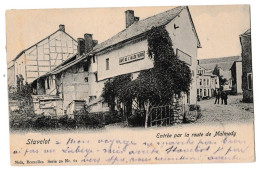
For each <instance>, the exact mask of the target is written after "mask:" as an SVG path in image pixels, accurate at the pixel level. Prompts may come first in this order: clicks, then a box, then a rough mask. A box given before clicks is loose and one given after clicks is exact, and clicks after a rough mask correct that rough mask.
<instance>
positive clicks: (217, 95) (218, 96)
mask: <svg viewBox="0 0 260 169" xmlns="http://www.w3.org/2000/svg"><path fill="white" fill-rule="evenodd" d="M215 97H216V99H215V104H216V103H217V102H218V104H219V98H220V91H219V89H216V91H215Z"/></svg>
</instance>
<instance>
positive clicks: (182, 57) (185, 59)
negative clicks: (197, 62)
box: [177, 49, 191, 65]
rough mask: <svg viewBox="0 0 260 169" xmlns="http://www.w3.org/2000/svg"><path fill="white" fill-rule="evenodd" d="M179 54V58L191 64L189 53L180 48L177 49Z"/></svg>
mask: <svg viewBox="0 0 260 169" xmlns="http://www.w3.org/2000/svg"><path fill="white" fill-rule="evenodd" d="M177 56H178V59H180V60H181V61H183V62H185V63H187V64H188V65H191V56H190V55H188V54H187V53H184V52H183V51H181V50H180V49H177Z"/></svg>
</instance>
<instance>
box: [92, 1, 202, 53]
mask: <svg viewBox="0 0 260 169" xmlns="http://www.w3.org/2000/svg"><path fill="white" fill-rule="evenodd" d="M183 9H187V10H188V7H186V6H179V7H176V8H173V9H170V10H168V11H165V12H162V13H159V14H157V15H154V16H151V17H148V18H146V19H143V20H140V21H138V22H135V23H133V24H132V25H131V26H129V27H128V28H126V29H124V30H123V31H121V32H119V33H118V34H116V35H115V36H113V37H112V38H110V39H108V40H106V41H104V42H102V43H100V44H98V45H97V46H96V47H94V52H99V51H101V50H103V49H105V48H107V47H110V46H113V45H116V44H118V43H120V42H123V41H125V40H128V39H131V38H133V37H137V36H138V35H142V34H144V33H146V32H147V31H149V30H150V29H151V28H152V27H159V26H163V25H166V24H168V23H169V22H170V21H171V20H173V19H174V18H175V17H176V16H178V14H179V13H181V11H182V10H183ZM188 13H189V10H188ZM189 17H190V21H191V24H192V26H193V27H194V24H193V22H192V19H191V16H190V14H189ZM194 31H195V28H194ZM194 33H195V36H196V37H197V41H198V44H197V46H198V47H201V46H200V41H199V39H198V36H197V33H196V31H195V32H194Z"/></svg>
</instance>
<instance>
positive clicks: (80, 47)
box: [77, 38, 85, 56]
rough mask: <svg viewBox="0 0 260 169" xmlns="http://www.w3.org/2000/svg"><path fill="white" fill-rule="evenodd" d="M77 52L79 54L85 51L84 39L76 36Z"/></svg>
mask: <svg viewBox="0 0 260 169" xmlns="http://www.w3.org/2000/svg"><path fill="white" fill-rule="evenodd" d="M77 40H78V48H77V51H78V54H79V55H80V56H81V55H83V53H85V40H84V39H83V38H78V39H77Z"/></svg>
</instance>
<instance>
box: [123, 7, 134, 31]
mask: <svg viewBox="0 0 260 169" xmlns="http://www.w3.org/2000/svg"><path fill="white" fill-rule="evenodd" d="M134 22H135V16H134V11H133V10H127V11H125V23H126V28H128V27H129V26H131V25H132V24H133V23H134Z"/></svg>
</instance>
